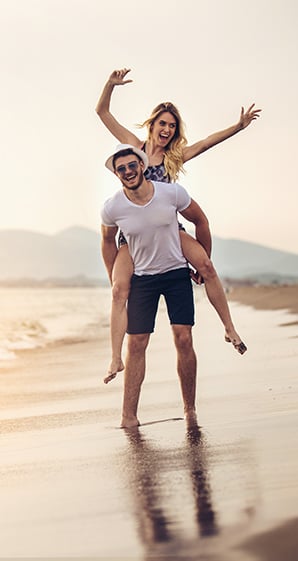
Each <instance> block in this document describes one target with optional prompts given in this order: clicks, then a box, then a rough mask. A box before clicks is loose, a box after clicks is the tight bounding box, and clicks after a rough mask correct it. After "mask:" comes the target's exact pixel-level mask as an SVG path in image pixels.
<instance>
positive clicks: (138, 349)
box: [127, 333, 150, 355]
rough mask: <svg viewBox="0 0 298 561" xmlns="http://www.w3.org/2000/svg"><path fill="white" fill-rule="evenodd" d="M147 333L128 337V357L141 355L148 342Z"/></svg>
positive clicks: (148, 335)
mask: <svg viewBox="0 0 298 561" xmlns="http://www.w3.org/2000/svg"><path fill="white" fill-rule="evenodd" d="M149 337H150V334H149V333H138V334H134V335H128V342H127V350H128V353H129V354H130V355H136V354H139V353H143V352H144V351H145V350H146V348H147V345H148V342H149Z"/></svg>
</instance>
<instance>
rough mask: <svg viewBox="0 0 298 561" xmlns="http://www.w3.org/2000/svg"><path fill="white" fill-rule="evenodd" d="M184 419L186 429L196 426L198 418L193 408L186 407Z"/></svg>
mask: <svg viewBox="0 0 298 561" xmlns="http://www.w3.org/2000/svg"><path fill="white" fill-rule="evenodd" d="M184 419H185V421H186V426H187V428H188V429H191V428H193V427H197V426H198V419H197V414H196V410H195V409H188V410H187V411H185V412H184Z"/></svg>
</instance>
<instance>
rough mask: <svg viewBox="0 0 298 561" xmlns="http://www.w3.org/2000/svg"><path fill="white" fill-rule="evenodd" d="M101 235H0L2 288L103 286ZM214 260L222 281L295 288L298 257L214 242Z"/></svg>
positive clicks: (81, 231)
mask: <svg viewBox="0 0 298 561" xmlns="http://www.w3.org/2000/svg"><path fill="white" fill-rule="evenodd" d="M100 241H101V240H100V233H99V232H96V231H94V230H90V229H88V228H83V227H80V226H74V227H71V228H67V229H66V230H62V231H61V232H58V233H57V234H55V235H47V234H41V233H37V232H31V231H27V230H0V282H2V283H3V282H8V281H21V280H23V281H25V280H26V279H27V280H28V279H31V280H34V279H35V280H36V281H39V282H40V281H44V280H45V279H54V280H56V281H61V282H63V281H66V280H67V279H75V278H77V279H78V283H79V284H80V283H82V284H84V283H87V284H88V281H89V283H90V282H92V281H93V282H96V281H98V280H99V281H100V282H107V275H106V272H105V268H104V264H103V261H102V258H101V252H100ZM212 260H213V263H214V265H215V267H216V269H217V272H218V274H219V275H220V277H221V278H223V279H231V280H233V279H235V280H248V281H255V282H269V283H271V282H277V283H279V282H289V283H291V282H298V254H296V253H289V252H285V251H281V250H277V249H273V248H269V247H266V246H263V245H258V244H255V243H250V242H247V241H241V240H237V239H222V238H218V237H216V236H214V237H213V250H212Z"/></svg>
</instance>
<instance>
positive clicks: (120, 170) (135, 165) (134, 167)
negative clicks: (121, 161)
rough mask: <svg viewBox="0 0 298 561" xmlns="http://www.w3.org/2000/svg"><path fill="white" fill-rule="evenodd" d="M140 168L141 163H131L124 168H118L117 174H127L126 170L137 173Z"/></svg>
mask: <svg viewBox="0 0 298 561" xmlns="http://www.w3.org/2000/svg"><path fill="white" fill-rule="evenodd" d="M138 167H139V162H137V161H134V162H129V164H126V166H125V165H123V166H118V167H117V168H116V172H117V173H119V174H120V175H124V174H125V172H126V168H128V170H129V171H136V170H137V169H138Z"/></svg>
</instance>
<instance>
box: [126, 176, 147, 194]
mask: <svg viewBox="0 0 298 561" xmlns="http://www.w3.org/2000/svg"><path fill="white" fill-rule="evenodd" d="M143 180H144V176H143V175H142V174H140V177H139V181H138V183H137V184H136V185H132V186H130V185H125V183H124V182H122V185H123V187H125V189H128V190H129V191H136V190H137V189H139V187H141V185H142V183H143Z"/></svg>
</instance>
